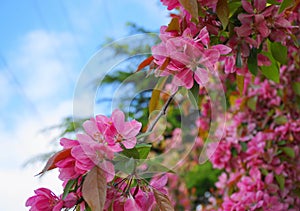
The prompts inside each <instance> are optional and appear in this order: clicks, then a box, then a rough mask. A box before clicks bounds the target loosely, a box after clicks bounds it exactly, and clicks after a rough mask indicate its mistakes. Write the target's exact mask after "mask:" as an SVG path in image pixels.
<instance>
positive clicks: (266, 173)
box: [260, 168, 269, 176]
mask: <svg viewBox="0 0 300 211" xmlns="http://www.w3.org/2000/svg"><path fill="white" fill-rule="evenodd" d="M260 171H261V173H262V174H263V175H264V176H267V175H268V174H269V172H268V170H267V169H264V168H261V169H260Z"/></svg>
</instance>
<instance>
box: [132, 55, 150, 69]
mask: <svg viewBox="0 0 300 211" xmlns="http://www.w3.org/2000/svg"><path fill="white" fill-rule="evenodd" d="M153 59H154V57H153V56H149V57H148V58H147V59H145V60H144V61H142V62H141V64H140V65H139V66H138V68H137V70H136V72H138V71H140V70H141V69H143V68H144V67H146V66H148V65H149V64H150V63H151V62H152V61H153Z"/></svg>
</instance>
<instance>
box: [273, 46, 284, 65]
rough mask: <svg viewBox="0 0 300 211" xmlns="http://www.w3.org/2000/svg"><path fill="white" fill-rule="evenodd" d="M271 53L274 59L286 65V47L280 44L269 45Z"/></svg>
mask: <svg viewBox="0 0 300 211" xmlns="http://www.w3.org/2000/svg"><path fill="white" fill-rule="evenodd" d="M270 48H271V53H272V56H273V58H274V59H276V60H277V61H278V62H280V63H281V64H287V47H286V46H284V45H282V44H281V43H280V42H272V43H270Z"/></svg>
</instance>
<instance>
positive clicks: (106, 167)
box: [99, 160, 115, 182]
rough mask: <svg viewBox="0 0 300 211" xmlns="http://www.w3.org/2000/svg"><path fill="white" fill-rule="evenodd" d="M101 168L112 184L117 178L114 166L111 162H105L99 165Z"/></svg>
mask: <svg viewBox="0 0 300 211" xmlns="http://www.w3.org/2000/svg"><path fill="white" fill-rule="evenodd" d="M99 167H100V168H101V169H102V170H103V171H104V172H105V176H106V181H107V182H111V181H112V180H113V179H114V177H115V167H114V165H113V164H112V163H111V162H109V161H106V160H104V161H103V162H102V163H100V164H99Z"/></svg>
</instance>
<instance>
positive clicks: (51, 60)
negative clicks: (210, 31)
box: [0, 0, 169, 211]
mask: <svg viewBox="0 0 300 211" xmlns="http://www.w3.org/2000/svg"><path fill="white" fill-rule="evenodd" d="M168 19H169V18H168V13H167V11H166V10H165V8H164V7H162V6H161V5H160V3H159V1H158V0H152V1H150V0H149V1H148V0H147V1H142V0H111V1H106V0H97V1H96V0H94V1H93V0H88V1H79V0H74V1H67V0H51V1H41V0H25V1H17V0H11V1H5V2H1V7H0V28H1V39H0V99H1V100H0V134H1V135H0V144H1V148H0V150H1V151H0V178H1V183H0V184H1V185H0V189H1V192H0V204H1V209H2V210H13V211H14V210H16V211H17V210H18V211H19V210H28V209H26V208H25V207H24V203H25V200H26V198H27V197H28V196H30V195H32V194H33V190H34V189H36V188H38V187H40V186H44V187H48V188H51V187H53V188H52V189H53V190H54V192H56V193H59V192H58V191H60V189H61V187H60V182H59V181H58V179H57V178H56V176H57V172H55V171H54V172H51V173H49V174H48V175H46V176H45V177H44V178H42V179H38V178H36V177H33V175H34V174H36V173H37V172H38V171H39V170H40V169H41V165H40V164H36V165H33V166H30V167H27V168H22V167H21V166H22V164H23V163H24V162H25V161H26V160H28V159H29V158H31V157H32V156H34V155H36V154H39V153H40V152H47V151H49V150H51V148H52V145H50V144H49V142H50V140H51V137H54V136H55V135H56V134H55V131H54V132H53V133H40V132H39V131H40V130H41V129H43V128H45V127H47V126H51V125H55V124H58V123H59V122H60V121H61V119H62V118H63V117H65V116H68V115H71V114H72V105H73V94H74V88H75V86H76V82H77V80H78V77H79V75H80V72H81V70H82V68H83V67H84V65H85V64H86V63H87V62H88V60H89V58H90V57H91V56H92V55H93V54H94V53H95V52H96V51H97V50H98V49H99V46H100V45H101V44H102V43H103V42H104V40H105V38H106V37H113V38H115V39H120V38H124V37H126V35H127V34H128V31H127V29H126V24H125V23H126V22H128V21H130V22H135V23H136V24H138V25H142V26H144V27H145V28H147V29H150V30H157V29H159V27H160V26H161V25H163V24H167V22H168Z"/></svg>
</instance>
